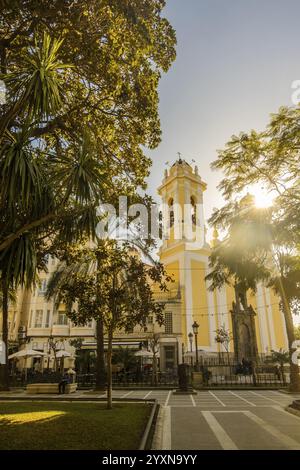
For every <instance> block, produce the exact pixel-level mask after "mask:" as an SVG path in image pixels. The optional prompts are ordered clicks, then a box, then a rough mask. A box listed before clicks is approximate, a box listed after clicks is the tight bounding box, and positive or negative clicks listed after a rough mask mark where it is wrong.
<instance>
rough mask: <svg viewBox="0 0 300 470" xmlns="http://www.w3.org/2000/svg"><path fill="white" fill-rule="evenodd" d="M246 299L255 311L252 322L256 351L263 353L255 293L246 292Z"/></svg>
mask: <svg viewBox="0 0 300 470" xmlns="http://www.w3.org/2000/svg"><path fill="white" fill-rule="evenodd" d="M247 301H248V304H249V305H252V307H253V308H254V310H255V312H256V315H255V317H254V323H255V332H256V341H257V349H258V352H259V353H265V352H266V351H263V347H262V342H261V331H260V327H259V320H258V315H259V313H258V308H257V301H256V297H255V294H254V293H251V292H250V293H248V295H247ZM267 328H268V342H269V344H270V341H271V339H270V332H269V327H267Z"/></svg>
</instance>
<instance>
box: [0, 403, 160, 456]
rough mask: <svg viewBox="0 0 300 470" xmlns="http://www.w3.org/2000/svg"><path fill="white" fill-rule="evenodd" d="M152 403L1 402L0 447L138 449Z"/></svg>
mask: <svg viewBox="0 0 300 470" xmlns="http://www.w3.org/2000/svg"><path fill="white" fill-rule="evenodd" d="M150 411H151V406H150V405H146V404H137V403H135V404H121V403H120V404H117V403H115V404H114V408H113V409H112V410H106V408H105V404H102V403H53V402H47V403H45V402H43V403H38V402H36V403H35V402H31V403H28V402H26V403H25V402H23V403H20V402H18V403H16V402H15V403H0V449H1V450H3V449H9V450H16V449H42V450H46V449H47V450H48V449H51V450H52V449H56V450H57V449H78V450H81V449H87V450H117V449H119V450H126V449H138V446H139V443H140V440H141V437H142V435H143V432H144V429H145V426H146V423H147V419H148V417H149V414H150Z"/></svg>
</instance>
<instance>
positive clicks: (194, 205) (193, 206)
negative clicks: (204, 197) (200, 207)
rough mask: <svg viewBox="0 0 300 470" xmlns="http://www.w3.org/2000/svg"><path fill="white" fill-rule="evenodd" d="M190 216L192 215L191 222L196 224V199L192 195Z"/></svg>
mask: <svg viewBox="0 0 300 470" xmlns="http://www.w3.org/2000/svg"><path fill="white" fill-rule="evenodd" d="M191 217H192V224H193V225H196V221H197V209H196V201H195V198H194V197H193V196H192V197H191Z"/></svg>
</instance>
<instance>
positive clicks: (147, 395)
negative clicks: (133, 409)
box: [143, 390, 152, 400]
mask: <svg viewBox="0 0 300 470" xmlns="http://www.w3.org/2000/svg"><path fill="white" fill-rule="evenodd" d="M151 393H152V390H150V392H148V393H147V394H146V395H145V396H144V397H143V400H146V398H148V397H149V395H150V394H151Z"/></svg>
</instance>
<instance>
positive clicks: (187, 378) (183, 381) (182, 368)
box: [173, 364, 196, 395]
mask: <svg viewBox="0 0 300 470" xmlns="http://www.w3.org/2000/svg"><path fill="white" fill-rule="evenodd" d="M178 382H179V388H178V389H177V390H176V391H175V392H173V393H174V394H175V395H191V394H196V392H195V391H194V390H193V387H192V373H191V367H190V366H189V365H188V364H179V366H178Z"/></svg>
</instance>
